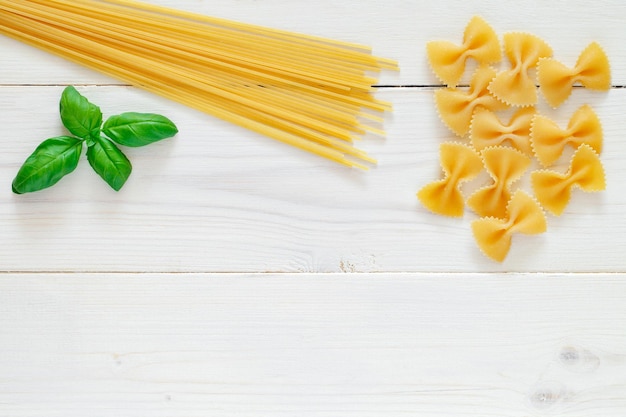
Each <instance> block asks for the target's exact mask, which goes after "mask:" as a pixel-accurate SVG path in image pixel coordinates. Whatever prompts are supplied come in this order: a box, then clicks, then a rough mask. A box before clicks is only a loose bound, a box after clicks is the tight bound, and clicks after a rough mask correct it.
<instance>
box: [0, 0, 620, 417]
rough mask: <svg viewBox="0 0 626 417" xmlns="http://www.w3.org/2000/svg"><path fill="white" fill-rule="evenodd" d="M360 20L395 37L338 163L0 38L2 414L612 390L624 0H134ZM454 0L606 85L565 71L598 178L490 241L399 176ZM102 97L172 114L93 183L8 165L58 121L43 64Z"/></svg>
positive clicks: (523, 412) (328, 25) (520, 404)
mask: <svg viewBox="0 0 626 417" xmlns="http://www.w3.org/2000/svg"><path fill="white" fill-rule="evenodd" d="M151 1H152V2H153V3H155V4H164V5H170V6H175V7H178V8H184V9H187V10H192V11H199V12H203V13H207V14H213V15H216V16H221V17H226V18H233V19H237V20H242V21H247V22H252V23H258V24H265V25H269V26H272V27H278V28H284V29H289V30H297V31H301V32H306V33H311V34H316V35H321V36H329V37H334V38H338V39H344V40H348V41H354V42H359V43H364V44H369V45H372V46H373V47H374V51H375V53H377V54H378V55H381V56H386V57H390V58H395V59H397V60H398V61H399V62H400V66H401V71H400V72H399V73H398V74H384V75H383V77H382V79H381V81H380V84H381V85H385V86H386V87H385V88H381V89H380V90H379V92H378V94H379V95H380V97H381V98H384V99H387V100H390V101H392V102H393V103H394V105H395V111H394V113H393V114H392V115H389V117H388V120H387V123H386V128H387V131H388V137H387V139H385V140H381V139H378V138H374V137H368V138H365V139H364V141H363V144H362V147H363V148H365V149H367V150H368V151H369V152H370V153H371V154H372V155H373V156H375V157H377V158H378V159H379V161H380V164H379V166H378V167H376V168H375V169H373V170H372V171H370V172H367V173H364V172H357V171H352V170H347V169H346V168H344V167H341V166H336V165H334V164H333V163H331V162H327V161H325V160H322V159H320V158H318V157H315V156H312V155H308V154H306V153H303V152H302V151H299V150H296V149H293V148H291V147H288V146H286V145H283V144H281V143H277V142H274V141H272V140H271V139H267V138H264V137H260V136H258V135H256V134H252V133H249V132H247V131H245V130H242V129H240V128H237V127H234V126H231V125H228V124H226V123H223V122H221V121H218V120H216V119H214V118H212V117H210V116H207V115H204V114H200V113H198V112H195V111H192V110H189V109H187V108H185V107H183V106H180V105H177V104H175V103H171V102H168V101H166V100H163V99H161V98H158V97H155V96H152V95H150V94H147V93H144V92H142V91H140V90H137V89H135V88H132V87H128V86H125V85H123V84H122V83H120V82H118V81H116V80H112V79H110V78H108V77H105V76H102V75H99V74H96V73H94V72H91V71H89V70H86V69H84V68H81V67H78V66H76V65H73V64H71V63H68V62H65V61H63V60H61V59H59V58H56V57H53V56H50V55H47V54H46V53H43V52H40V51H37V50H34V49H32V48H30V47H28V46H25V45H22V44H20V43H18V42H15V41H13V40H11V39H6V38H1V37H0V63H1V66H0V417H31V416H32V417H35V416H37V417H42V416H43V417H48V416H50V417H53V416H62V417H67V416H69V417H74V416H85V415H89V416H96V417H99V416H106V417H109V416H111V417H126V416H129V417H133V416H142V417H144V416H145V417H152V416H155V417H156V416H167V417H187V416H203V417H204V416H228V417H230V416H299V417H300V416H333V417H334V416H340V417H341V416H430V415H436V416H498V417H518V416H519V417H522V416H524V417H525V416H568V417H570V416H571V417H583V416H585V417H586V416H606V417H613V416H615V417H622V416H624V415H626V257H625V256H624V253H625V252H626V221H625V220H624V214H623V213H624V207H626V182H625V181H624V178H626V172H625V170H626V165H625V164H624V155H625V154H626V141H624V140H623V135H624V133H623V132H626V118H625V117H624V109H626V90H624V89H623V88H621V87H622V86H624V85H626V48H624V45H626V31H625V30H624V22H625V21H626V3H623V2H622V1H618V0H615V1H599V2H595V3H589V2H583V1H578V0H576V1H552V2H547V1H545V2H544V1H540V0H537V1H526V2H519V1H516V2H514V1H508V0H507V1H499V2H480V1H461V0H458V1H453V0H445V1H440V2H430V1H422V0H419V1H403V0H393V1H388V2H385V3H384V4H383V3H382V2H376V1H371V0H362V1H352V0H348V1H344V2H336V1H329V0H319V1H316V2H305V1H286V0H263V1H259V0H224V1H220V2H217V1H214V0H193V1H192V0H184V1H173V0H159V1H157V0H151ZM474 14H480V15H482V16H483V17H485V18H486V20H488V21H489V22H490V23H491V24H492V25H493V26H494V28H495V29H496V30H497V31H498V33H500V34H502V33H504V32H507V31H514V30H515V31H517V30H522V31H528V32H532V33H535V34H537V35H539V36H541V37H543V38H544V39H545V40H546V41H548V42H549V43H550V44H551V46H552V47H553V48H554V50H555V55H556V57H558V58H559V59H561V60H563V61H564V62H568V63H570V64H573V62H574V61H575V60H576V57H577V55H578V53H579V52H580V51H581V50H582V49H583V48H584V47H585V46H586V45H587V44H588V43H589V42H591V41H593V40H595V41H598V42H599V43H600V44H601V45H602V46H603V47H604V48H605V50H606V51H607V54H608V56H609V59H610V61H611V65H612V69H613V73H612V76H613V84H614V86H615V88H613V89H611V91H610V92H609V93H592V92H588V91H584V90H580V89H578V90H576V91H575V93H574V96H573V97H572V99H571V100H570V101H569V102H568V103H566V104H565V105H564V106H563V107H561V108H559V109H558V110H556V111H550V110H547V109H546V108H545V106H544V107H542V111H544V112H546V113H547V114H549V115H551V116H552V117H554V118H555V119H557V120H558V121H559V122H561V123H563V124H565V123H566V122H567V119H568V118H569V116H570V115H571V113H572V112H573V111H574V110H575V109H576V108H577V107H578V106H580V105H582V104H583V103H589V104H590V105H592V106H593V108H594V109H595V110H596V112H597V113H598V115H599V116H600V119H601V120H602V123H603V126H604V130H605V149H604V152H603V154H602V160H603V162H604V164H605V168H606V174H607V181H608V189H607V190H606V191H605V192H603V193H599V194H584V193H580V192H579V193H576V194H575V195H574V200H573V201H572V204H571V205H570V206H569V208H568V209H567V211H566V213H564V214H563V216H561V217H560V218H555V217H553V216H550V217H549V219H548V220H549V230H548V233H546V234H544V235H542V236H537V237H516V239H515V241H514V245H513V248H512V251H511V253H510V255H509V257H508V258H507V260H506V261H505V262H504V263H502V264H496V263H494V262H492V261H490V260H488V259H487V258H485V257H484V256H483V255H482V254H481V253H480V252H479V251H478V250H477V249H476V247H475V244H474V242H473V239H472V236H471V233H470V231H469V223H470V222H471V220H472V219H473V217H472V215H471V214H468V215H467V216H465V217H464V218H463V219H458V220H455V219H448V218H442V217H438V216H434V215H432V214H429V213H428V212H427V211H426V210H425V209H423V208H422V207H420V205H419V204H418V202H417V201H416V198H415V192H416V191H417V190H418V189H419V188H420V187H421V186H422V185H424V184H425V183H427V182H429V181H432V180H434V179H435V178H437V177H438V176H439V162H438V146H439V143H441V142H442V141H445V140H449V139H452V136H451V135H450V133H449V132H448V131H447V130H446V128H445V127H444V126H442V125H441V123H440V122H439V119H438V116H437V114H436V112H435V110H434V106H433V100H432V94H433V91H434V89H435V88H437V87H436V84H437V81H436V79H435V77H434V76H433V75H432V73H431V71H430V69H429V68H428V65H427V64H426V60H425V55H424V44H425V43H426V42H427V41H428V40H431V39H449V40H452V41H459V40H460V36H461V33H462V30H463V28H464V26H465V24H466V23H467V21H468V20H469V19H470V17H471V16H473V15H474ZM69 84H72V85H77V86H78V88H79V90H80V91H81V92H82V93H84V94H85V95H87V96H88V97H89V98H90V99H91V100H92V101H93V102H95V103H97V104H99V105H100V106H101V108H102V110H103V112H104V113H105V116H106V115H111V114H115V113H119V112H122V111H134V110H137V111H154V112H159V113H163V114H165V115H167V116H169V117H171V118H172V119H173V120H174V121H175V122H176V123H177V124H178V126H179V128H180V134H179V135H178V136H177V137H176V138H174V139H172V140H168V141H164V142H161V143H158V144H155V145H152V146H150V147H147V148H143V149H133V150H130V151H129V152H128V153H129V156H130V159H131V160H132V162H133V165H134V172H133V174H132V176H131V179H130V180H129V182H128V183H127V185H126V186H125V187H124V189H123V190H122V191H121V192H120V193H115V192H113V191H111V190H109V189H108V188H107V186H106V185H105V184H104V183H103V182H102V181H101V180H100V179H99V178H98V177H97V176H96V175H95V174H93V173H92V172H90V171H91V170H90V168H89V167H88V164H87V163H86V161H83V162H82V163H81V165H80V166H79V168H78V169H77V171H76V172H75V173H73V174H72V175H71V176H68V177H67V178H65V179H64V180H63V181H62V182H61V183H59V184H58V185H56V186H55V187H53V188H51V189H49V190H46V191H43V192H40V193H35V194H31V195H24V196H16V195H13V194H12V193H11V187H10V183H11V181H12V179H13V177H14V175H15V173H16V172H17V169H18V168H19V165H20V164H21V163H22V162H23V160H24V159H25V157H26V156H27V155H28V154H29V153H30V152H31V151H32V150H33V149H34V147H35V146H36V145H37V144H38V143H39V142H40V141H41V140H43V139H45V138H47V137H51V136H55V135H58V134H61V133H62V132H63V129H62V128H61V125H60V122H59V120H58V115H57V110H56V109H57V106H58V99H59V95H60V93H61V91H62V90H63V88H64V86H65V85H69Z"/></svg>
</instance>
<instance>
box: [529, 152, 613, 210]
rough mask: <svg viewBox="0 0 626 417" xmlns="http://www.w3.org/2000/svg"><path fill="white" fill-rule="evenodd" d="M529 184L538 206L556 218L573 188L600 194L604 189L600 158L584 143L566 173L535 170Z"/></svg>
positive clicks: (575, 153) (568, 199)
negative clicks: (538, 203)
mask: <svg viewBox="0 0 626 417" xmlns="http://www.w3.org/2000/svg"><path fill="white" fill-rule="evenodd" d="M531 182H532V186H533V189H534V191H535V196H536V197H537V199H538V200H539V202H540V203H541V205H543V207H545V209H546V210H548V211H550V212H551V213H552V214H554V215H556V216H560V215H561V214H562V213H563V211H564V210H565V208H566V207H567V204H568V203H569V201H570V198H571V193H572V188H573V187H574V186H576V187H578V188H580V189H581V190H583V191H586V192H596V191H602V190H604V189H605V188H606V182H605V176H604V168H603V166H602V162H601V161H600V157H599V156H598V154H597V153H596V152H595V151H594V150H593V149H592V148H591V146H589V145H586V144H582V145H580V147H579V148H578V149H577V150H576V152H574V155H573V156H572V160H571V162H570V166H569V170H568V171H567V172H566V173H565V174H561V173H560V172H555V171H547V170H538V171H535V172H533V173H532V175H531Z"/></svg>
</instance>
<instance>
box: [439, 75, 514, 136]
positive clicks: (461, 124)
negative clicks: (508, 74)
mask: <svg viewBox="0 0 626 417" xmlns="http://www.w3.org/2000/svg"><path fill="white" fill-rule="evenodd" d="M495 74H496V70H494V69H493V68H491V67H489V66H482V67H480V68H478V69H477V70H476V72H474V75H473V76H472V80H471V81H470V87H469V90H468V91H465V90H464V89H461V88H445V89H441V90H437V91H435V103H436V106H437V110H438V112H439V116H440V117H441V120H442V121H443V122H444V123H445V124H446V126H448V128H450V130H452V131H453V132H454V133H456V134H457V135H458V136H465V135H466V134H467V133H468V131H469V128H470V124H471V122H472V114H473V113H474V109H476V108H479V107H483V108H486V109H488V110H493V111H495V110H503V109H505V108H507V107H508V105H507V104H505V103H503V102H501V101H499V100H498V99H496V98H495V97H494V96H492V95H491V94H490V93H489V90H488V89H487V86H488V85H489V83H490V82H491V80H492V79H493V77H494V76H495Z"/></svg>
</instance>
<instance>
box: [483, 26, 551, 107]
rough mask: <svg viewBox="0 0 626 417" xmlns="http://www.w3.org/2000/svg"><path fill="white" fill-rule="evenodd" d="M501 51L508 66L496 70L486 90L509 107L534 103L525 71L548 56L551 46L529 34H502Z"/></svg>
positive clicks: (535, 101) (529, 79)
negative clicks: (504, 68)
mask: <svg viewBox="0 0 626 417" xmlns="http://www.w3.org/2000/svg"><path fill="white" fill-rule="evenodd" d="M504 50H505V53H506V55H507V57H508V58H509V61H511V69H509V70H505V71H502V72H500V73H499V74H498V75H496V77H495V78H494V79H493V81H492V82H491V84H490V85H489V91H491V93H492V94H493V95H494V96H496V97H497V98H498V99H500V100H502V101H504V102H505V103H508V104H510V105H512V106H532V105H534V104H536V103H537V89H536V87H535V82H534V81H533V79H532V78H531V77H530V75H529V73H528V70H529V69H531V68H534V67H535V66H536V65H537V62H539V59H540V58H545V57H549V56H551V55H552V48H550V46H549V45H548V44H547V43H546V42H544V41H543V40H542V39H540V38H538V37H537V36H535V35H531V34H529V33H506V34H505V35H504Z"/></svg>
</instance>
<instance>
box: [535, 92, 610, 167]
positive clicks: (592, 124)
mask: <svg viewBox="0 0 626 417" xmlns="http://www.w3.org/2000/svg"><path fill="white" fill-rule="evenodd" d="M531 142H532V146H533V150H534V152H535V155H536V156H537V159H538V160H539V162H541V164H542V165H543V166H544V167H547V166H550V165H552V164H553V163H554V162H555V161H557V160H558V159H559V158H560V156H561V154H562V153H563V150H564V148H565V146H566V145H568V144H569V145H571V146H573V147H574V148H578V147H579V146H580V145H581V144H583V143H586V144H587V145H589V146H590V147H591V148H592V149H593V150H595V151H596V152H597V153H600V152H602V124H601V123H600V119H599V118H598V116H597V115H596V113H595V112H594V111H593V109H592V108H591V106H589V105H588V104H585V105H583V106H581V107H580V108H579V109H578V110H576V112H574V114H573V115H572V117H571V118H570V120H569V123H568V125H567V128H566V129H561V128H560V127H559V125H558V124H557V123H556V122H554V121H553V120H551V119H549V118H548V117H546V116H543V115H539V114H538V115H536V116H535V117H534V118H533V122H532V134H531Z"/></svg>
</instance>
